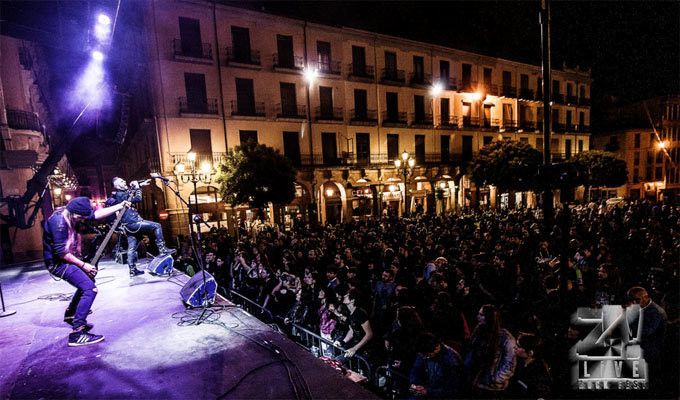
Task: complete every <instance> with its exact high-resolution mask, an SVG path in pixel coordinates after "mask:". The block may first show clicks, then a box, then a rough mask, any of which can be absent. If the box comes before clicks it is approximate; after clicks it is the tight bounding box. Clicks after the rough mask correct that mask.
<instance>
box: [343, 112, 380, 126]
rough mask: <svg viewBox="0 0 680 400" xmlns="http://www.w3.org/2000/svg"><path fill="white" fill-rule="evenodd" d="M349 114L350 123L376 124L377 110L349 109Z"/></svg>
mask: <svg viewBox="0 0 680 400" xmlns="http://www.w3.org/2000/svg"><path fill="white" fill-rule="evenodd" d="M349 115H350V117H349V123H350V125H363V126H373V125H377V124H378V112H377V111H376V110H361V109H359V110H357V109H351V110H350V112H349Z"/></svg>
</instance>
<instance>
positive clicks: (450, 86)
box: [438, 76, 458, 90]
mask: <svg viewBox="0 0 680 400" xmlns="http://www.w3.org/2000/svg"><path fill="white" fill-rule="evenodd" d="M438 82H439V83H440V84H441V85H442V87H443V89H444V90H458V81H456V78H449V77H446V76H440V77H439V80H438Z"/></svg>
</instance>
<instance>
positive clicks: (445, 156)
mask: <svg viewBox="0 0 680 400" xmlns="http://www.w3.org/2000/svg"><path fill="white" fill-rule="evenodd" d="M440 137H441V139H440V146H439V148H440V150H439V151H440V154H441V161H442V162H443V163H447V162H449V161H450V160H451V136H449V135H442V136H440Z"/></svg>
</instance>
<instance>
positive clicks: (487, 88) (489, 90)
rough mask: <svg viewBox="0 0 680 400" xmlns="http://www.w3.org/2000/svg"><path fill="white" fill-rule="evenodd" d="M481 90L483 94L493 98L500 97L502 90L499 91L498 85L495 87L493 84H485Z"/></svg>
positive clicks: (480, 87) (481, 86)
mask: <svg viewBox="0 0 680 400" xmlns="http://www.w3.org/2000/svg"><path fill="white" fill-rule="evenodd" d="M479 90H480V91H481V92H482V93H486V94H490V95H492V96H498V95H500V90H499V89H498V85H495V84H493V83H484V84H483V85H480V86H479Z"/></svg>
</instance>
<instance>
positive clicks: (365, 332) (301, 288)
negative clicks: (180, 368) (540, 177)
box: [176, 202, 680, 398]
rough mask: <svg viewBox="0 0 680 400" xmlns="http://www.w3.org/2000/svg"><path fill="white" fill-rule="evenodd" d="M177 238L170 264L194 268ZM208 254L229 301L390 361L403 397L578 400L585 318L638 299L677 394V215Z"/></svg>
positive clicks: (250, 244)
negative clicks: (576, 367) (566, 399)
mask: <svg viewBox="0 0 680 400" xmlns="http://www.w3.org/2000/svg"><path fill="white" fill-rule="evenodd" d="M181 242H182V243H183V245H182V248H181V249H180V255H179V259H178V262H177V264H176V265H178V266H179V267H180V268H185V269H186V268H190V269H192V270H193V269H195V268H197V267H196V266H195V265H192V264H191V262H190V260H191V259H192V257H191V256H192V252H191V248H190V246H188V244H187V243H186V240H185V238H183V239H182V241H181ZM204 245H205V249H204V251H203V253H204V259H205V267H206V268H207V270H208V271H210V272H211V273H213V275H214V276H215V278H216V279H217V281H218V282H219V284H220V287H221V288H220V290H221V291H223V293H225V294H228V292H229V291H231V290H234V291H237V292H238V293H240V294H242V295H244V296H246V297H248V298H250V299H252V300H253V301H255V302H257V303H259V304H260V305H262V306H264V307H265V308H267V309H268V310H269V311H271V313H272V314H274V315H278V316H280V317H281V321H282V324H283V325H284V326H286V325H291V324H297V325H299V326H304V327H307V328H308V329H310V330H313V331H314V332H317V333H318V334H320V335H321V336H322V337H323V338H325V339H328V340H329V341H332V342H334V343H335V345H336V346H338V347H341V348H343V349H345V353H344V355H343V357H345V358H351V357H353V356H354V355H355V354H361V355H362V357H365V358H366V359H368V360H370V362H371V363H372V364H373V365H389V366H390V367H391V368H393V369H395V370H396V371H399V372H401V374H402V375H403V376H405V377H407V379H408V382H407V387H406V388H404V389H405V390H407V391H409V392H410V396H414V397H456V396H461V397H462V396H479V397H496V396H501V397H522V398H526V397H533V398H537V397H549V396H565V395H569V393H572V394H573V392H570V390H572V389H571V385H572V378H571V373H572V361H571V360H570V358H569V352H570V349H571V348H572V347H573V346H574V345H575V343H576V342H577V341H578V339H579V338H580V337H583V335H584V332H583V329H584V328H583V327H582V326H581V325H577V324H575V323H574V322H573V321H572V320H571V316H572V314H573V313H574V312H575V311H576V308H577V307H592V308H597V307H601V306H603V305H609V304H612V305H619V304H621V305H626V304H631V303H637V304H640V306H641V307H643V309H644V310H645V315H646V317H645V324H646V325H645V326H646V329H647V328H649V329H651V331H650V332H647V331H645V333H644V334H645V335H647V336H646V337H645V339H644V340H643V343H644V345H643V346H642V347H643V350H644V355H645V360H646V362H647V363H648V365H649V368H650V372H649V376H650V381H651V384H652V389H653V390H655V393H657V394H659V393H662V394H663V393H666V394H668V393H673V396H675V397H677V374H678V359H679V358H678V283H679V279H678V273H679V268H678V267H679V263H680V261H679V260H680V254H679V250H680V208H678V207H675V208H674V207H670V206H666V205H664V206H662V205H656V204H651V203H646V202H642V203H621V204H618V205H617V206H614V207H607V206H606V205H605V204H602V205H598V204H595V203H590V204H588V205H579V206H575V207H569V208H562V209H559V210H558V211H557V212H556V216H555V224H554V226H553V227H552V229H547V230H546V229H544V228H543V222H542V218H541V215H540V211H536V210H529V209H521V210H499V211H488V210H487V211H478V210H477V211H475V210H469V211H467V212H463V213H457V214H447V215H437V216H434V215H422V214H416V215H414V216H412V217H411V218H396V217H393V216H383V217H381V218H374V219H369V220H360V221H352V222H349V223H345V224H340V225H334V226H330V225H328V226H296V227H294V228H293V229H292V230H291V231H286V232H284V231H281V230H279V229H278V228H277V227H263V228H261V229H259V230H258V231H257V232H250V233H248V232H241V235H239V237H238V238H232V237H231V236H229V235H228V234H227V233H226V232H224V231H221V230H218V231H214V232H212V233H211V234H209V235H207V236H206V237H205V238H204ZM189 272H190V273H191V272H192V271H189ZM643 288H644V289H643ZM587 329H589V328H587ZM649 329H648V330H649ZM289 332H291V331H290V330H289ZM293 334H294V331H293ZM645 346H646V347H645ZM323 350H324V351H325V350H327V349H325V348H324V349H323ZM660 365H663V366H664V368H659V366H660ZM407 395H408V393H407ZM570 397H573V396H570Z"/></svg>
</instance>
